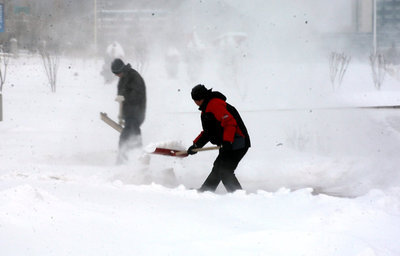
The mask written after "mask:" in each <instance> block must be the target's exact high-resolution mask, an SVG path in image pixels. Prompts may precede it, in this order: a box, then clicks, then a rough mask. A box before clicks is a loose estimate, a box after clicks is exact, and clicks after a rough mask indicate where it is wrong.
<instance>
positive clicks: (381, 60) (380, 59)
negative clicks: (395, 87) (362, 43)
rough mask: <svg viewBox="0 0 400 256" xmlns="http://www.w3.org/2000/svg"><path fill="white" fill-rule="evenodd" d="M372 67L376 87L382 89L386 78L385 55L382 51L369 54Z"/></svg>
mask: <svg viewBox="0 0 400 256" xmlns="http://www.w3.org/2000/svg"><path fill="white" fill-rule="evenodd" d="M369 61H370V64H371V69H372V79H373V81H374V85H375V88H376V89H378V90H380V89H381V86H382V84H383V79H384V78H385V72H386V71H385V57H384V56H383V54H381V53H374V54H371V55H370V56H369Z"/></svg>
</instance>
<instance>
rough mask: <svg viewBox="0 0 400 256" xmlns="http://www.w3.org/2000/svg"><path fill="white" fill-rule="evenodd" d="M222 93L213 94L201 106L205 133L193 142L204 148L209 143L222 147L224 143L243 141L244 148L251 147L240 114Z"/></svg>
mask: <svg viewBox="0 0 400 256" xmlns="http://www.w3.org/2000/svg"><path fill="white" fill-rule="evenodd" d="M225 100H226V97H225V96H224V95H223V94H221V93H220V92H211V94H210V97H208V98H207V99H205V100H204V102H203V104H202V105H201V106H200V108H199V110H201V123H202V126H203V131H202V132H201V133H200V134H199V136H197V138H196V139H195V140H194V141H193V142H194V143H195V144H196V145H197V146H199V147H203V146H204V145H205V144H206V143H207V142H211V143H213V144H216V145H221V144H222V142H223V141H228V142H231V143H234V142H235V141H237V140H239V139H241V141H243V146H241V147H244V146H247V147H250V138H249V135H248V133H247V129H246V126H245V125H244V123H243V121H242V119H241V117H240V115H239V113H238V112H237V111H236V109H235V108H234V107H233V106H231V105H230V104H228V103H226V101H225Z"/></svg>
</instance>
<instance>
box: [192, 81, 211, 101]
mask: <svg viewBox="0 0 400 256" xmlns="http://www.w3.org/2000/svg"><path fill="white" fill-rule="evenodd" d="M210 91H211V89H210V90H208V89H207V88H206V87H205V86H204V85H202V84H198V85H196V86H195V87H193V89H192V99H193V100H202V99H205V98H206V97H207V95H208V94H209V92H210Z"/></svg>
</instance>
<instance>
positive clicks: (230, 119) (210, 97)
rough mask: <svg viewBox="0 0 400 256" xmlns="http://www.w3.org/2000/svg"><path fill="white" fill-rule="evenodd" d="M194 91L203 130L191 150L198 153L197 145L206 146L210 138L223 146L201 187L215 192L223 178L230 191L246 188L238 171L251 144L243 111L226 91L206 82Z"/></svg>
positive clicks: (189, 149) (189, 152)
mask: <svg viewBox="0 0 400 256" xmlns="http://www.w3.org/2000/svg"><path fill="white" fill-rule="evenodd" d="M191 94H192V99H193V100H194V102H195V103H196V105H198V106H199V110H200V111H201V124H202V127H203V131H202V132H201V133H200V134H199V135H198V136H197V138H196V139H195V140H194V141H193V145H192V146H190V147H189V148H188V150H187V153H188V154H190V155H193V154H195V153H197V152H196V151H195V150H194V149H197V148H202V147H203V146H204V145H205V144H207V143H208V142H211V143H212V144H215V145H218V146H221V147H220V149H219V154H218V156H217V158H216V159H215V161H214V165H213V168H212V170H211V173H210V174H209V175H208V177H207V179H206V180H205V181H204V183H203V185H202V186H201V187H200V188H199V189H198V191H200V192H203V191H212V192H214V191H215V190H216V189H217V187H218V184H219V183H220V182H221V181H222V184H223V185H224V186H225V188H226V190H227V191H228V192H234V191H235V190H238V189H242V186H241V185H240V183H239V181H238V179H237V178H236V176H235V173H234V172H235V170H236V167H237V166H238V164H239V162H240V160H241V159H242V158H243V157H244V155H245V154H246V153H247V150H248V149H249V147H250V146H251V145H250V136H249V134H248V132H247V128H246V126H245V124H244V122H243V120H242V118H241V117H240V115H239V112H238V111H237V110H236V108H235V107H233V106H232V105H230V104H228V103H227V102H226V97H225V96H224V95H223V94H222V93H220V92H217V91H212V89H207V88H206V87H205V86H204V85H201V84H199V85H196V86H195V87H193V89H192V92H191Z"/></svg>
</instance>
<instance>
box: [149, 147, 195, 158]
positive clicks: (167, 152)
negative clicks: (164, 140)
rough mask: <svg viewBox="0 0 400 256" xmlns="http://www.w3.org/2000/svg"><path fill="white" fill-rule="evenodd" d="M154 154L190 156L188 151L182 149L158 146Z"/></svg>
mask: <svg viewBox="0 0 400 256" xmlns="http://www.w3.org/2000/svg"><path fill="white" fill-rule="evenodd" d="M177 153H178V154H177ZM153 154H158V155H165V156H177V157H186V156H188V154H187V153H186V152H182V151H181V150H177V149H170V148H156V149H155V150H154V152H153Z"/></svg>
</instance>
